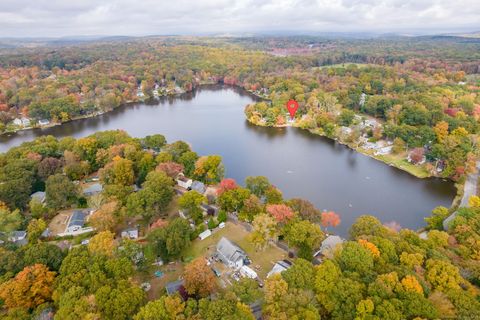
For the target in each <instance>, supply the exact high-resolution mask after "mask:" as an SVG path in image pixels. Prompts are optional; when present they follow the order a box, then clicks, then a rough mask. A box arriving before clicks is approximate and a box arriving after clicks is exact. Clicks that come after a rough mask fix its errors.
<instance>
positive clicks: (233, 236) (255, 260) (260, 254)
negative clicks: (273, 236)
mask: <svg viewBox="0 0 480 320" xmlns="http://www.w3.org/2000/svg"><path fill="white" fill-rule="evenodd" d="M248 236H249V233H248V232H247V231H246V230H245V229H244V228H243V226H241V225H236V224H234V223H232V222H227V223H226V224H225V228H223V229H216V230H215V231H214V232H213V233H212V235H211V236H210V237H208V238H206V239H204V240H200V239H196V240H194V241H193V242H192V245H191V246H190V248H188V250H187V251H186V252H185V254H184V257H185V259H186V260H187V261H190V260H193V259H194V258H197V257H199V256H203V257H208V256H210V255H211V254H212V253H213V252H215V250H216V245H217V243H218V241H219V240H220V238H222V237H225V238H228V239H229V240H230V241H232V242H234V243H236V244H237V245H238V246H239V247H240V248H242V249H243V250H244V251H245V252H246V253H247V255H248V257H249V258H250V260H251V261H252V264H251V266H250V267H251V268H252V269H254V270H255V271H256V272H257V274H258V276H259V278H260V279H262V280H263V279H265V277H266V275H267V273H268V272H269V271H270V270H271V268H272V267H273V265H274V264H275V262H277V261H278V260H282V259H285V258H287V253H286V252H285V251H283V250H281V249H279V248H277V247H275V246H271V247H268V248H267V249H265V250H257V249H256V248H255V246H254V245H253V244H252V243H251V242H250V241H249V240H248Z"/></svg>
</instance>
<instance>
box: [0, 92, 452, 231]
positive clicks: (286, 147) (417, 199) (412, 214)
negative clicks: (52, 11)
mask: <svg viewBox="0 0 480 320" xmlns="http://www.w3.org/2000/svg"><path fill="white" fill-rule="evenodd" d="M254 99H255V98H254V97H252V96H251V95H249V94H247V93H245V92H244V91H242V90H238V89H232V88H226V87H219V86H212V87H207V88H202V89H200V90H197V91H196V92H194V93H191V94H185V95H183V96H181V97H176V98H165V99H162V100H161V101H156V102H153V103H140V104H135V105H129V106H123V107H120V108H118V109H116V110H114V111H112V112H110V113H106V114H104V115H102V116H99V117H96V118H90V119H83V120H78V121H73V122H69V123H66V124H64V125H62V126H57V127H52V128H48V129H38V130H27V131H23V132H19V133H17V134H14V135H11V136H9V137H7V136H0V151H2V152H3V151H5V150H8V149H9V148H10V147H13V146H16V145H19V144H20V143H22V142H24V141H28V140H32V139H34V138H35V137H38V136H41V135H54V136H56V137H64V136H74V137H83V136H87V135H89V134H92V133H94V132H96V131H100V130H112V129H123V130H126V131H127V132H128V133H129V134H131V135H132V136H135V137H144V136H146V135H149V134H154V133H161V134H164V135H165V136H166V137H167V139H168V141H170V142H173V141H175V140H184V141H187V142H189V143H190V144H191V145H192V146H193V149H194V150H195V151H196V152H197V153H199V154H202V155H206V154H219V155H221V156H222V157H223V161H224V163H225V168H226V176H227V177H231V178H234V179H235V180H237V181H238V182H241V183H242V184H243V181H244V179H245V177H247V176H253V175H264V176H267V177H268V178H269V179H270V181H271V182H272V183H273V184H274V185H276V186H277V187H279V188H280V189H281V190H282V191H283V193H284V196H285V197H286V198H292V197H301V198H305V199H308V200H310V201H311V202H313V203H314V204H315V205H316V206H317V207H318V208H319V209H321V210H323V209H326V210H334V211H335V212H337V213H339V214H340V215H341V218H342V223H341V225H340V226H339V227H338V228H336V230H335V232H337V233H339V234H341V235H346V234H347V231H348V228H349V226H350V225H351V224H352V223H353V222H354V220H355V218H356V217H358V216H360V215H362V214H371V215H375V216H377V217H378V218H379V219H380V220H381V221H382V222H384V223H388V222H392V221H395V222H396V223H398V224H400V225H401V226H402V227H408V228H412V229H418V228H420V227H422V226H424V224H425V223H424V220H423V218H424V217H426V216H428V215H429V214H430V212H431V210H432V209H433V208H435V207H436V206H439V205H444V206H447V207H448V206H450V204H451V202H452V200H453V197H454V196H455V192H456V190H455V187H454V185H453V183H451V182H447V181H443V180H440V179H417V178H415V177H413V176H411V175H409V174H407V173H405V172H403V171H401V170H398V169H395V168H392V167H389V166H387V165H385V164H383V163H381V162H379V161H376V160H374V159H371V158H369V157H367V156H364V155H362V154H359V153H357V152H355V151H353V150H351V149H349V148H347V147H345V146H342V145H340V144H338V143H336V142H334V141H332V140H329V139H326V138H323V137H320V136H316V135H312V134H310V133H308V132H307V131H304V130H300V129H296V128H263V127H256V126H253V125H250V124H249V123H248V122H247V121H246V120H245V116H244V114H243V110H244V107H245V106H246V105H247V104H248V103H251V102H252V101H254Z"/></svg>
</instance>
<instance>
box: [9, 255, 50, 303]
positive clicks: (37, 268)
mask: <svg viewBox="0 0 480 320" xmlns="http://www.w3.org/2000/svg"><path fill="white" fill-rule="evenodd" d="M54 280H55V272H52V271H49V270H48V268H47V266H45V265H43V264H35V265H33V266H28V267H25V268H24V269H23V270H22V271H20V272H19V273H18V274H17V275H16V277H15V278H13V279H12V280H9V281H7V282H5V283H3V284H2V285H1V286H0V298H1V299H2V300H3V301H4V302H5V305H6V306H7V307H8V308H26V309H33V308H35V307H37V306H38V305H40V304H42V303H45V302H47V301H49V300H50V298H51V296H52V292H53V283H54Z"/></svg>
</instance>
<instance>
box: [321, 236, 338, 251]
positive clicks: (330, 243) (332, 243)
mask: <svg viewBox="0 0 480 320" xmlns="http://www.w3.org/2000/svg"><path fill="white" fill-rule="evenodd" d="M343 242H344V240H343V239H342V238H341V237H339V236H328V237H327V238H326V239H325V240H323V242H322V246H321V247H320V252H321V253H324V252H325V250H332V249H334V248H335V247H336V246H337V244H341V243H343Z"/></svg>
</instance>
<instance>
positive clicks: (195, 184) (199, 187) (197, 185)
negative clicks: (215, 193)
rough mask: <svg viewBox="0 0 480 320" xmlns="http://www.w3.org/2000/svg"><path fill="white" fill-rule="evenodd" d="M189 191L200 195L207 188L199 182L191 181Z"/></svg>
mask: <svg viewBox="0 0 480 320" xmlns="http://www.w3.org/2000/svg"><path fill="white" fill-rule="evenodd" d="M190 190H195V191H197V192H198V193H200V194H203V193H204V192H205V190H207V188H206V187H205V184H203V183H202V182H200V181H193V182H192V185H191V186H190Z"/></svg>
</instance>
